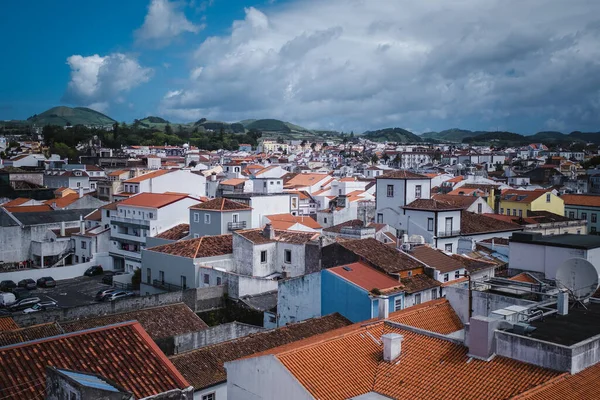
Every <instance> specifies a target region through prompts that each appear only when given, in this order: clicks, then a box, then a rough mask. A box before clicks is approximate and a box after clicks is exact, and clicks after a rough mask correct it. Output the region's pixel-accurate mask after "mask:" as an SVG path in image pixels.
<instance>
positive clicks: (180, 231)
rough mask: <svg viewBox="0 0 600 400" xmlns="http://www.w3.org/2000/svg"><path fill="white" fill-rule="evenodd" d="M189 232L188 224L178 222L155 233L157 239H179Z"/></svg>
mask: <svg viewBox="0 0 600 400" xmlns="http://www.w3.org/2000/svg"><path fill="white" fill-rule="evenodd" d="M189 234H190V224H179V225H176V226H174V227H172V228H171V229H168V230H166V231H164V232H162V233H161V234H159V235H156V236H155V238H157V239H166V240H181V239H183V238H184V237H186V236H188V235H189Z"/></svg>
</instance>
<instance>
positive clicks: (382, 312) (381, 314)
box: [377, 296, 390, 319]
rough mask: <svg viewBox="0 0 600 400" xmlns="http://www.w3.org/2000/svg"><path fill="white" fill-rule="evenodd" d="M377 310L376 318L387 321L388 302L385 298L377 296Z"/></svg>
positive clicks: (388, 312)
mask: <svg viewBox="0 0 600 400" xmlns="http://www.w3.org/2000/svg"><path fill="white" fill-rule="evenodd" d="M378 298H379V302H378V303H379V308H378V315H377V318H379V319H388V317H389V316H390V302H389V300H388V297H387V296H379V297H378Z"/></svg>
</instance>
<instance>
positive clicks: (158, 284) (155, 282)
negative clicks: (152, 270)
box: [152, 279, 185, 292]
mask: <svg viewBox="0 0 600 400" xmlns="http://www.w3.org/2000/svg"><path fill="white" fill-rule="evenodd" d="M152 286H154V287H155V288H159V289H163V290H166V291H168V292H181V291H182V290H184V289H185V288H183V287H181V286H178V285H173V284H171V283H168V282H165V281H161V280H159V279H155V280H153V281H152Z"/></svg>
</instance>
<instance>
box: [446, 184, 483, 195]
mask: <svg viewBox="0 0 600 400" xmlns="http://www.w3.org/2000/svg"><path fill="white" fill-rule="evenodd" d="M475 192H482V193H483V191H481V190H479V189H476V188H464V187H462V186H461V187H459V188H458V189H454V190H452V191H450V192H448V194H449V195H452V196H468V195H472V194H473V193H475Z"/></svg>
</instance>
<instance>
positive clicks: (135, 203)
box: [117, 193, 191, 208]
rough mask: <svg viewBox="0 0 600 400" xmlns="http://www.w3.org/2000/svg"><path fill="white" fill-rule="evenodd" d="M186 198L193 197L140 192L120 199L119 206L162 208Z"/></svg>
mask: <svg viewBox="0 0 600 400" xmlns="http://www.w3.org/2000/svg"><path fill="white" fill-rule="evenodd" d="M185 198H190V199H191V197H189V196H187V195H185V194H165V193H140V194H138V195H136V196H132V197H129V198H128V199H125V200H122V201H120V202H119V204H118V205H117V206H131V207H146V208H161V207H165V206H168V205H169V204H173V203H175V202H178V201H180V200H183V199H185Z"/></svg>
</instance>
